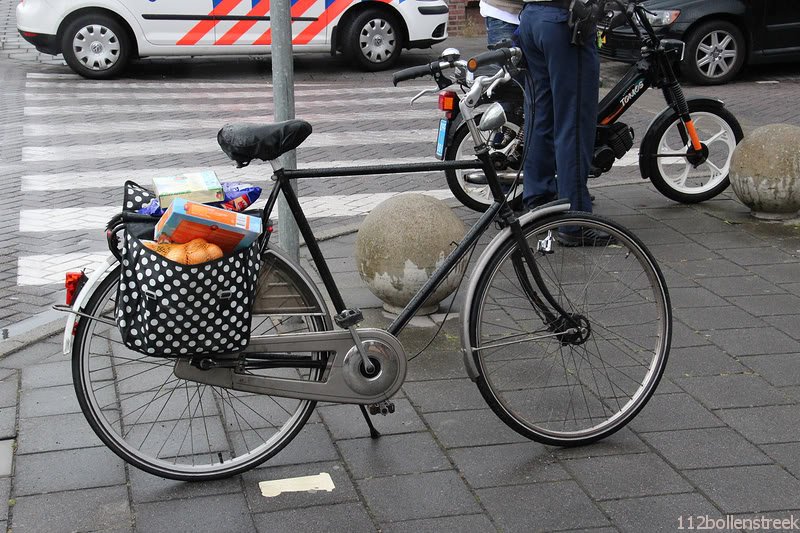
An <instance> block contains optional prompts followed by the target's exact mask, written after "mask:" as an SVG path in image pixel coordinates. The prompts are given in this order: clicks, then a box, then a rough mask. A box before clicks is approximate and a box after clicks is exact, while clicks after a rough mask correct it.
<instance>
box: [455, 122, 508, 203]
mask: <svg viewBox="0 0 800 533" xmlns="http://www.w3.org/2000/svg"><path fill="white" fill-rule="evenodd" d="M480 119H481V115H480V114H479V115H476V116H475V122H480ZM521 127H522V126H520V125H518V124H514V123H513V122H510V121H509V122H506V124H505V126H503V129H504V131H503V132H500V134H501V135H502V134H504V133H507V134H509V135H514V136H516V134H518V133H519V131H520V128H521ZM495 134H496V132H491V133H487V132H481V135H482V136H483V137H484V141H486V140H487V139H488V138H489V136H490V135H495ZM474 158H475V146H474V143H473V140H472V136H471V135H470V134H469V128H467V125H466V124H464V123H462V124H461V125H460V126H459V127H458V129H457V130H456V132H455V134H453V140H452V142H451V143H450V145H449V146H448V147H447V151H446V152H445V159H446V160H448V161H461V160H465V159H474ZM497 174H498V177H499V178H500V180H501V183H502V184H503V188H504V190H505V191H506V192H509V191H510V194H509V196H508V202H509V205H511V207H512V208H514V209H518V208H520V207H521V206H522V173H521V172H519V178H517V174H518V171H517V170H514V169H513V168H510V167H507V168H505V169H501V170H498V171H497ZM445 177H446V178H447V186H448V187H450V191H451V192H452V193H453V196H455V197H456V198H457V199H458V201H459V202H461V203H462V204H464V205H465V206H466V207H469V208H470V209H472V210H473V211H480V212H483V211H486V209H488V208H489V206H490V205H492V200H493V199H492V192H491V191H490V190H489V185H488V184H487V183H486V178H485V177H484V175H483V171H481V170H479V169H476V170H472V169H469V170H446V171H445ZM515 184H516V185H515Z"/></svg>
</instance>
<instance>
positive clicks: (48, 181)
mask: <svg viewBox="0 0 800 533" xmlns="http://www.w3.org/2000/svg"><path fill="white" fill-rule="evenodd" d="M430 161H431V158H430V157H429V158H427V159H425V158H421V157H399V158H393V159H392V158H387V159H381V161H380V163H381V164H385V165H399V164H407V163H427V162H430ZM373 164H375V159H374V158H373V159H348V160H345V161H317V162H311V163H307V164H306V163H303V164H301V165H300V166H301V168H322V167H334V168H341V167H349V166H359V165H373ZM203 170H212V171H214V172H215V173H216V175H217V177H218V178H219V179H220V181H238V182H244V183H253V184H254V185H258V184H261V183H263V182H265V181H266V180H267V179H268V178H269V177H270V176H271V174H272V170H271V168H270V167H269V166H268V165H256V164H253V165H251V166H249V167H247V168H244V169H241V168H236V167H235V166H234V165H233V163H231V164H229V165H225V166H210V167H208V166H207V167H173V168H146V169H137V170H123V171H119V170H113V171H112V170H103V171H86V172H60V173H59V172H56V173H53V172H48V173H43V174H28V175H24V176H22V178H21V181H22V183H21V189H22V191H25V192H28V191H63V190H90V189H100V188H102V189H105V188H111V189H113V188H117V187H122V186H123V184H124V183H125V182H126V181H128V180H132V181H135V182H137V183H139V184H141V185H145V186H146V185H148V184H149V183H150V182H151V180H152V179H153V178H154V177H159V176H174V175H177V174H184V173H188V172H200V171H203ZM331 179H337V178H331Z"/></svg>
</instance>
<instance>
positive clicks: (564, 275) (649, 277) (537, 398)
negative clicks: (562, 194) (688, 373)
mask: <svg viewBox="0 0 800 533" xmlns="http://www.w3.org/2000/svg"><path fill="white" fill-rule="evenodd" d="M576 227H579V228H581V229H586V230H589V229H591V230H594V231H595V232H597V231H600V232H603V233H604V234H606V235H610V236H612V237H613V238H614V242H613V243H609V244H607V245H605V246H566V245H564V244H562V243H561V242H560V241H559V240H558V239H559V237H558V235H559V233H558V232H559V230H560V229H561V230H562V231H563V230H564V229H565V228H566V229H567V230H574V229H575V228H576ZM522 230H523V234H524V236H525V238H526V242H527V243H528V246H531V248H532V250H533V252H534V254H535V258H536V260H535V263H536V266H537V268H538V270H539V273H540V274H541V278H542V283H544V285H545V286H546V287H547V289H548V290H549V292H550V295H552V297H553V298H554V299H555V301H556V302H557V304H558V305H559V306H561V307H562V308H563V309H564V310H565V311H566V312H567V313H570V315H571V317H572V318H573V319H574V321H573V322H571V324H572V325H574V324H580V327H574V328H572V329H573V333H571V334H567V333H565V332H567V331H568V330H569V329H570V328H569V327H567V326H565V325H564V324H562V325H561V327H551V328H550V329H548V326H547V321H546V320H545V319H544V318H542V317H541V316H540V314H537V312H536V309H534V306H533V305H531V298H530V295H529V294H526V291H525V287H526V285H528V284H529V285H530V286H532V287H533V288H534V289H537V288H538V291H539V293H540V296H543V295H545V293H544V292H542V291H541V288H540V287H541V286H540V285H537V283H536V281H535V279H528V278H522V277H521V275H520V272H519V271H518V269H519V268H520V265H527V263H521V262H520V257H521V253H518V252H521V250H520V248H519V246H518V243H517V241H516V240H515V239H514V237H513V236H512V235H511V234H510V233H509V234H507V236H506V241H505V242H504V243H502V244H501V245H500V246H498V247H497V248H496V250H495V251H494V252H493V253H492V256H491V257H490V258H489V259H488V260H487V261H486V262H485V263H484V264H485V266H484V267H483V268H482V269H481V270H480V272H476V273H475V274H474V276H475V277H476V285H475V290H474V292H473V293H472V294H473V297H472V298H471V299H470V301H469V302H467V308H466V310H465V312H466V316H467V320H468V323H467V328H468V329H467V334H468V340H469V346H468V350H469V353H470V354H471V355H472V357H473V360H474V363H475V367H476V369H477V372H478V376H477V380H476V381H477V385H478V388H479V390H480V392H481V394H482V395H483V397H484V399H485V400H486V402H487V403H488V405H489V407H490V408H491V409H492V411H494V412H495V413H496V414H497V415H498V416H499V417H500V418H501V419H502V420H503V422H505V423H506V424H507V425H508V426H509V427H511V428H512V429H513V430H515V431H516V432H518V433H520V434H522V435H524V436H526V437H528V438H530V439H533V440H535V441H538V442H541V443H544V444H549V445H556V446H578V445H583V444H588V443H591V442H594V441H596V440H599V439H601V438H604V437H607V436H608V435H611V434H612V433H614V432H615V431H618V430H619V429H620V428H622V427H623V426H625V424H627V423H628V422H629V421H630V420H631V419H633V417H635V416H636V414H637V413H638V412H639V411H640V410H641V409H642V408H643V407H644V405H645V404H646V403H647V401H648V400H649V398H650V397H651V396H652V394H653V393H654V392H655V389H656V386H657V385H658V382H659V380H660V379H661V375H662V374H663V372H664V367H665V365H666V362H667V358H668V354H669V346H670V337H671V328H672V313H671V308H670V302H669V294H668V292H667V287H666V284H665V282H664V277H663V275H662V273H661V271H660V269H659V268H658V265H657V264H656V261H655V259H654V258H653V256H652V255H651V253H650V252H649V251H648V250H647V248H646V247H645V246H644V244H642V242H641V241H640V240H639V239H638V238H637V237H636V236H634V235H633V234H631V233H630V232H629V231H628V230H626V229H625V228H623V227H622V226H620V225H618V224H616V223H614V222H611V221H609V220H606V219H603V218H601V217H598V216H595V215H590V214H586V213H572V212H566V213H563V214H557V215H554V216H550V217H546V218H544V219H539V220H532V221H529V222H527V223H526V224H525V225H524V226H523V228H522ZM587 235H588V234H587ZM547 239H550V240H549V242H550V244H551V245H552V247H551V253H546V252H545V247H546V244H547V242H548V240H547ZM542 243H544V244H542ZM573 244H574V243H573ZM523 270H524V272H526V273H528V274H529V273H530V272H531V271H530V269H529V268H528V267H527V266H523ZM542 299H543V300H546V298H542ZM548 307H551V308H552V307H553V306H552V305H550V306H548ZM556 314H557V313H556ZM636 326H641V327H642V328H644V330H645V331H642V332H641V333H639V332H632V334H631V335H632V336H633V337H634V338H631V335H628V331H629V330H633V329H641V328H636ZM579 338H580V339H583V340H582V341H579ZM612 378H613V379H612ZM573 393H574V394H573ZM548 412H549V413H548ZM555 413H558V416H557V417H554V416H553V414H555ZM570 415H571V416H572V419H569V418H570Z"/></svg>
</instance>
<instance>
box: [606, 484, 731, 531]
mask: <svg viewBox="0 0 800 533" xmlns="http://www.w3.org/2000/svg"><path fill="white" fill-rule="evenodd" d="M599 505H600V507H602V508H603V510H604V511H605V512H606V514H608V516H609V518H610V519H611V521H612V522H613V523H614V525H616V526H617V527H618V528H619V529H620V530H621V531H625V532H634V533H638V532H640V531H647V532H651V531H652V532H656V531H676V530H678V529H681V525H683V529H688V527H687V526H688V524H689V521H688V518H689V517H690V516H692V517H696V516H711V517H717V516H719V511H718V510H717V508H716V507H714V506H713V505H712V504H711V503H710V502H709V501H708V500H706V499H705V498H704V497H703V496H701V495H700V494H696V493H693V494H667V495H663V496H646V497H644V498H630V499H624V500H616V501H606V502H601V503H600V504H599ZM681 517H683V521H682V522H681ZM696 523H697V522H695V524H696Z"/></svg>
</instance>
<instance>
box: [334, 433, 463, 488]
mask: <svg viewBox="0 0 800 533" xmlns="http://www.w3.org/2000/svg"><path fill="white" fill-rule="evenodd" d="M337 445H338V446H339V449H340V450H341V452H342V456H343V457H344V460H345V462H346V463H347V465H348V467H349V469H350V474H351V475H352V476H353V478H354V479H362V478H366V477H383V476H390V475H401V474H413V473H420V472H431V471H435V470H450V469H452V465H451V464H450V461H449V460H448V459H447V457H446V456H445V455H444V452H442V450H441V449H440V448H439V445H438V444H436V442H435V441H434V440H433V438H432V437H431V436H430V434H428V433H407V434H403V435H384V436H382V437H381V438H379V439H371V438H369V437H367V438H364V439H354V440H340V441H338V443H337Z"/></svg>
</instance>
